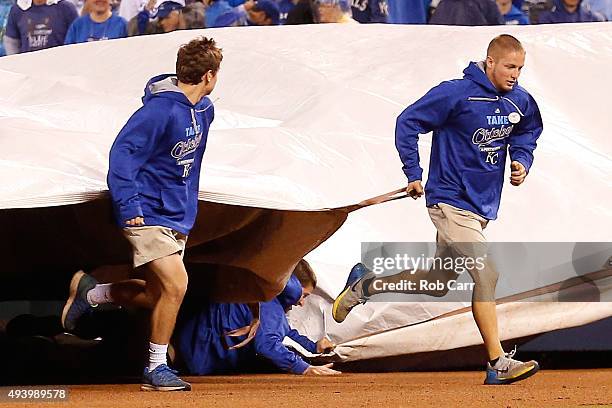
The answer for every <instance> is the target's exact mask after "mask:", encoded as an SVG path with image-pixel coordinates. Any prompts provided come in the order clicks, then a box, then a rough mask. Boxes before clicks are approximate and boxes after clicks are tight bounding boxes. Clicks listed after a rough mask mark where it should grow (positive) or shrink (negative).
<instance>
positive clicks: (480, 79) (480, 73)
mask: <svg viewBox="0 0 612 408" xmlns="http://www.w3.org/2000/svg"><path fill="white" fill-rule="evenodd" d="M463 77H464V78H465V79H469V80H470V81H472V82H475V83H477V84H478V85H480V86H481V87H482V88H483V89H485V90H486V91H487V92H489V93H491V94H493V95H500V94H502V93H504V92H500V91H498V90H497V88H495V85H493V84H492V83H491V80H489V77H488V76H487V74H486V73H485V70H484V62H482V61H481V62H470V65H468V66H467V68H466V69H464V70H463ZM517 85H518V81H517V82H516V83H515V84H514V87H516V86H517Z"/></svg>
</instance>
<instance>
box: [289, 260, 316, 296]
mask: <svg viewBox="0 0 612 408" xmlns="http://www.w3.org/2000/svg"><path fill="white" fill-rule="evenodd" d="M293 274H294V275H295V277H296V278H298V280H299V281H300V283H301V284H302V287H307V286H312V288H313V289H315V288H316V287H317V275H315V273H314V271H313V270H312V268H311V267H310V264H309V263H308V261H306V260H305V259H302V260H301V261H300V262H298V264H297V265H295V269H294V270H293Z"/></svg>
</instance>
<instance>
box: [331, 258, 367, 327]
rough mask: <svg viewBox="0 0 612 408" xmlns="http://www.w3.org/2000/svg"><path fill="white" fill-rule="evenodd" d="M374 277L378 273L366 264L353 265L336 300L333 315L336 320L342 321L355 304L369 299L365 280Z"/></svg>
mask: <svg viewBox="0 0 612 408" xmlns="http://www.w3.org/2000/svg"><path fill="white" fill-rule="evenodd" d="M374 277H376V274H375V273H373V272H371V271H369V270H368V268H366V267H365V265H364V264H362V263H358V264H356V265H355V266H353V268H352V269H351V273H350V274H349V276H348V279H347V281H346V286H345V287H344V290H343V291H342V292H341V293H340V294H339V295H338V297H337V298H336V299H335V300H334V305H333V307H332V317H333V318H334V320H335V321H337V322H338V323H342V322H343V321H344V319H346V316H348V314H349V312H350V311H351V310H352V309H353V308H354V307H355V306H357V305H360V304H364V303H365V302H367V301H368V299H369V296H367V295H366V294H365V291H364V282H366V281H369V280H371V279H372V278H374ZM368 284H369V282H368Z"/></svg>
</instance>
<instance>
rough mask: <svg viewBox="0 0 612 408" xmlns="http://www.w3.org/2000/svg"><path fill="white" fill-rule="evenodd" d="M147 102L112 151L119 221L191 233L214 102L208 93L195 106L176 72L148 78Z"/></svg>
mask: <svg viewBox="0 0 612 408" xmlns="http://www.w3.org/2000/svg"><path fill="white" fill-rule="evenodd" d="M142 102H143V104H144V105H143V106H142V107H141V108H140V109H138V110H137V111H136V112H135V113H134V114H133V115H132V116H131V117H130V119H129V120H128V122H127V123H126V124H125V126H124V127H123V129H121V131H120V132H119V135H118V136H117V139H116V140H115V142H114V143H113V146H112V147H111V151H110V166H109V170H108V177H107V182H108V187H109V190H110V193H111V196H112V200H113V206H114V209H115V217H116V221H117V223H118V224H119V226H121V227H125V222H126V221H127V220H129V219H132V218H134V217H137V216H141V217H144V219H145V223H146V225H160V226H164V227H168V228H172V229H173V230H175V231H178V232H180V233H182V234H185V235H187V234H189V231H190V230H191V228H192V227H193V224H194V222H195V218H196V214H197V209H198V189H199V183H200V166H201V163H202V156H203V154H204V149H205V148H206V140H207V138H208V129H209V127H210V124H211V122H212V121H213V118H214V109H213V105H212V102H211V101H210V99H208V97H204V98H202V99H201V100H200V101H199V102H198V103H197V104H196V105H193V104H192V103H191V102H190V101H189V100H188V99H187V97H186V96H185V94H184V93H183V92H182V91H181V90H180V89H179V88H178V87H177V86H176V78H175V77H174V75H172V74H164V75H158V76H156V77H154V78H152V79H151V80H149V82H148V83H147V86H146V87H145V95H144V97H143V98H142Z"/></svg>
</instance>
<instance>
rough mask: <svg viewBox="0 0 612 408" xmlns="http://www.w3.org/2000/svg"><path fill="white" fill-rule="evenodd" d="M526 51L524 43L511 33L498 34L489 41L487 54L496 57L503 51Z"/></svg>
mask: <svg viewBox="0 0 612 408" xmlns="http://www.w3.org/2000/svg"><path fill="white" fill-rule="evenodd" d="M508 51H510V52H525V49H524V48H523V45H522V44H521V42H520V41H519V40H517V39H516V38H514V37H513V36H511V35H510V34H502V35H498V36H497V37H495V38H494V39H492V40H491V42H490V43H489V47H487V56H491V57H493V58H496V57H498V56H499V54H500V53H501V52H508Z"/></svg>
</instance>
